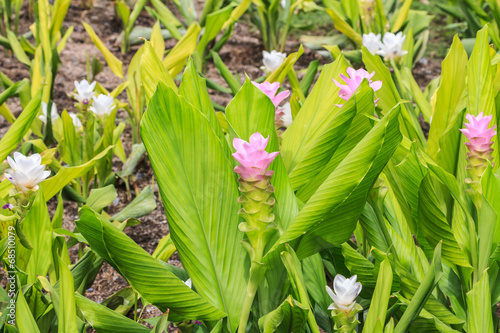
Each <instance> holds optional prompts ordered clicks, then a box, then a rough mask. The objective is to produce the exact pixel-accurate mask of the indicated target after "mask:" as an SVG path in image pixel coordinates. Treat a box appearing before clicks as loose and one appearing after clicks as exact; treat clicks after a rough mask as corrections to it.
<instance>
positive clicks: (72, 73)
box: [0, 0, 440, 332]
mask: <svg viewBox="0 0 500 333" xmlns="http://www.w3.org/2000/svg"><path fill="white" fill-rule="evenodd" d="M197 5H198V6H199V7H200V8H201V7H202V6H203V1H200V0H198V1H197ZM169 7H170V8H171V10H172V11H173V12H174V13H175V12H176V8H175V7H174V6H172V5H171V4H169ZM199 12H201V10H200V11H199ZM82 21H85V22H87V23H89V24H91V25H92V27H93V28H94V30H95V31H96V33H97V35H98V36H99V37H100V38H101V40H102V41H103V42H104V43H105V44H106V46H107V47H108V49H110V50H111V51H112V52H113V53H114V54H115V55H116V56H117V57H118V58H119V59H120V60H122V61H123V65H124V72H126V68H127V67H128V64H129V63H130V60H131V58H132V56H133V55H134V53H135V51H136V50H137V49H138V46H135V47H132V50H131V51H130V52H129V53H127V54H122V53H121V52H120V45H119V44H118V43H117V39H118V36H119V34H120V32H121V31H122V27H121V23H120V21H119V20H117V19H116V18H115V13H114V6H113V4H112V2H110V1H102V0H95V2H94V6H93V7H92V8H91V9H82V8H81V7H80V2H79V1H73V2H72V3H71V6H70V8H69V11H68V14H67V17H66V20H65V22H64V26H65V27H66V28H68V27H70V26H74V32H73V34H72V35H71V38H70V40H69V41H68V43H67V45H66V47H65V49H64V50H63V51H62V52H61V54H60V58H61V62H62V65H61V67H60V69H59V72H58V74H57V77H56V79H55V86H54V102H55V103H56V104H57V107H58V110H59V112H61V111H62V110H63V109H67V110H68V111H71V112H75V111H76V110H75V108H74V105H73V101H72V99H71V98H70V97H68V93H69V92H71V91H73V89H74V84H73V82H74V81H75V80H82V79H84V78H85V77H86V57H87V54H88V55H89V56H90V57H92V56H93V55H96V57H97V58H98V59H99V60H100V61H101V62H102V63H103V64H104V69H103V71H102V72H101V73H100V74H98V75H97V77H96V80H97V81H98V82H99V83H100V84H101V85H102V86H104V87H105V88H106V89H108V90H110V91H111V90H113V89H114V88H115V87H116V86H118V85H119V84H120V83H121V79H119V78H118V77H116V76H115V75H114V74H113V73H112V72H111V70H110V69H109V67H107V65H106V63H105V61H104V58H103V56H102V55H101V53H100V52H99V50H98V49H97V48H96V47H95V46H94V45H93V43H92V41H91V39H90V38H89V37H88V35H87V33H86V32H85V29H84V28H83V25H82V23H81V22H82ZM30 24H31V23H30V20H29V19H28V15H27V6H26V8H23V9H22V11H21V26H20V32H21V33H25V32H27V31H28V30H29V29H28V28H29V25H30ZM136 24H137V25H142V26H148V27H151V26H152V25H153V24H154V20H153V19H152V18H151V17H150V16H149V15H148V14H147V13H146V12H145V11H144V12H143V13H142V14H141V15H140V17H139V19H138V20H137V23H136ZM325 31H328V34H333V33H334V32H333V26H330V27H328V29H327V30H324V29H322V31H318V33H317V34H318V35H319V34H325ZM313 34H314V33H313ZM173 45H174V43H173V42H172V41H167V42H166V47H167V49H168V48H171V47H172V46H173ZM298 46H299V42H298V40H297V39H293V38H292V39H291V40H290V41H289V42H288V43H287V45H286V48H285V52H286V53H291V52H294V51H296V50H297V49H298ZM263 49H264V48H263V45H262V43H261V42H260V38H259V34H258V33H257V32H256V31H255V29H254V28H253V27H252V26H251V24H249V23H248V22H247V20H245V18H244V19H243V20H241V21H240V22H238V23H237V25H236V27H235V30H234V34H233V36H232V37H231V38H230V39H229V42H228V43H227V44H226V45H225V46H224V47H223V48H222V50H221V52H220V56H221V58H222V60H223V61H224V63H225V64H226V65H227V66H228V68H230V70H231V71H232V72H233V73H238V74H239V76H240V77H241V78H244V77H245V73H246V74H247V75H248V76H249V77H250V78H253V79H255V78H257V77H259V76H260V75H261V74H262V73H261V70H260V69H259V67H260V65H261V62H262V50H263ZM316 59H320V64H325V63H328V62H329V61H330V60H328V59H323V58H322V57H321V56H320V55H318V53H316V52H314V51H312V50H309V49H307V48H305V52H304V55H303V56H302V57H301V58H300V60H299V61H298V62H297V64H296V66H295V68H296V70H300V69H304V68H306V67H307V65H308V64H309V63H310V62H311V61H312V60H316ZM0 69H1V70H2V71H3V73H4V74H6V75H7V76H8V77H9V78H10V79H11V80H13V81H18V80H21V79H23V78H29V70H28V68H27V66H25V65H24V64H22V63H20V62H19V61H17V59H15V58H9V57H6V56H5V54H4V52H3V50H2V48H1V47H0ZM414 74H415V77H416V79H417V82H418V83H419V84H420V85H421V87H425V86H426V85H427V84H428V83H429V81H430V80H431V79H433V78H435V77H437V76H439V74H440V59H433V58H432V57H431V58H429V59H427V62H425V63H424V62H421V63H419V64H417V66H416V67H415V69H414ZM206 75H207V77H208V78H210V79H212V80H214V81H215V82H217V83H219V84H221V85H224V86H225V82H224V81H223V79H222V78H221V77H220V75H219V73H218V71H217V69H216V68H215V66H214V65H213V63H209V64H208V67H207V73H206ZM209 92H210V95H211V98H212V100H213V101H214V102H216V103H218V104H221V105H223V106H225V105H227V103H228V102H229V101H230V99H231V96H229V95H225V94H222V93H220V92H217V91H212V90H209ZM122 99H123V100H124V101H125V100H126V97H125V96H124V95H123V96H122ZM8 103H9V104H8V105H9V107H10V108H11V110H13V111H14V113H15V114H16V115H18V114H19V112H20V111H21V109H20V106H19V102H18V101H17V100H16V99H11V100H10V101H9V102H8ZM118 118H121V119H122V120H124V119H126V114H125V112H124V111H120V112H119V114H118ZM8 128H9V124H8V123H7V122H6V121H5V120H4V119H3V117H2V118H0V135H3V134H4V133H5V132H6V131H7V129H8ZM123 143H124V146H125V151H126V153H127V154H128V153H129V152H130V147H131V130H130V127H127V129H126V131H125V133H124V138H123ZM121 166H122V165H121V162H119V161H117V162H116V164H115V168H116V170H121ZM152 178H153V172H152V169H151V167H150V164H149V162H148V160H147V159H144V160H143V161H142V162H141V163H140V164H139V166H138V168H137V170H136V174H135V183H134V184H132V185H131V186H132V188H134V187H135V188H136V189H138V190H141V189H142V188H144V187H145V186H148V185H150V184H151V179H152ZM115 186H116V188H117V191H118V193H119V198H120V202H119V203H118V204H117V205H114V206H113V205H112V206H110V207H109V213H114V212H117V211H119V210H120V209H121V208H122V207H124V206H126V205H127V204H128V203H129V202H130V201H129V200H128V199H127V195H126V189H125V185H124V183H123V182H122V181H121V180H120V181H118V182H117V184H115ZM155 194H156V196H157V198H158V188H157V186H156V185H155ZM55 207H56V202H55V201H54V200H52V201H50V202H49V209H50V211H51V214H52V213H53V212H54V210H55ZM64 208H65V209H64V225H63V227H64V228H66V229H68V230H73V229H74V221H75V219H77V218H78V212H77V205H76V204H72V203H65V205H64ZM140 220H141V224H139V225H136V226H132V227H127V228H126V229H125V232H126V234H127V235H128V236H130V237H131V238H132V239H133V240H134V241H135V242H136V243H137V244H139V245H140V246H141V247H143V248H144V249H145V250H146V251H147V252H149V253H153V251H154V249H155V248H156V246H157V245H158V242H159V240H160V239H161V238H162V237H163V236H165V235H166V234H167V233H168V225H167V221H166V217H165V213H164V210H163V205H162V203H161V200H160V199H159V198H158V199H157V208H156V209H155V210H154V211H153V212H152V213H151V214H149V215H148V216H146V217H143V218H141V219H140ZM71 255H72V258H73V260H76V259H77V249H76V248H72V249H71ZM169 262H170V263H172V264H174V265H180V262H179V260H178V256H177V255H176V254H174V256H173V257H172V258H171V260H170V261H169ZM126 286H128V283H127V281H126V280H125V279H124V278H123V277H121V276H120V275H119V274H118V273H117V272H116V271H115V270H114V269H113V268H112V267H111V266H109V265H108V264H107V263H105V264H104V265H103V267H102V269H101V271H100V273H99V275H98V276H97V278H96V279H95V282H94V285H93V286H92V288H91V289H89V290H88V291H87V293H86V296H87V297H89V298H90V299H92V300H94V301H97V302H102V301H103V300H105V299H106V298H108V297H109V296H110V295H112V294H113V293H115V292H116V291H118V290H120V289H122V288H124V287H126ZM141 308H142V306H139V311H140V310H141ZM158 315H161V312H160V311H159V310H158V309H156V308H155V307H154V306H148V307H147V308H146V310H145V311H144V314H143V318H149V317H154V316H158ZM129 316H131V317H133V314H129ZM172 332H173V331H172Z"/></svg>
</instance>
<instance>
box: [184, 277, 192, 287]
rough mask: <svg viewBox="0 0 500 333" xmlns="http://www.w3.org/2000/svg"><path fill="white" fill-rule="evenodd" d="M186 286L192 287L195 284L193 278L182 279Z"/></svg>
mask: <svg viewBox="0 0 500 333" xmlns="http://www.w3.org/2000/svg"><path fill="white" fill-rule="evenodd" d="M182 282H184V284H185V285H186V286H188V287H189V288H191V287H192V286H193V282H191V278H189V279H187V280H186V281H182Z"/></svg>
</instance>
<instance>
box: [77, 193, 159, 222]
mask: <svg viewBox="0 0 500 333" xmlns="http://www.w3.org/2000/svg"><path fill="white" fill-rule="evenodd" d="M89 200H90V197H89ZM87 204H88V205H89V206H90V204H89V203H88V201H87ZM155 208H156V197H155V194H154V191H153V186H147V187H145V188H144V189H143V190H142V191H141V193H139V195H138V196H137V197H135V198H134V200H132V202H131V203H129V204H128V205H127V207H125V208H123V209H122V210H121V211H120V212H118V213H116V214H115V215H113V217H111V220H113V221H120V222H123V221H125V220H127V219H130V218H136V217H141V216H145V215H148V214H149V213H151V212H152V211H153V210H155Z"/></svg>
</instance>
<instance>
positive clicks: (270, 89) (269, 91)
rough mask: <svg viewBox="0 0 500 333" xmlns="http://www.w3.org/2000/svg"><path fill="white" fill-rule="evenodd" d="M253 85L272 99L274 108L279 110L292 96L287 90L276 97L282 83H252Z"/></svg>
mask: <svg viewBox="0 0 500 333" xmlns="http://www.w3.org/2000/svg"><path fill="white" fill-rule="evenodd" d="M252 83H253V85H254V86H256V87H257V88H259V89H260V90H261V91H262V92H263V93H264V94H266V95H267V97H269V98H270V99H271V101H272V102H273V104H274V107H275V108H277V107H278V105H280V103H281V102H282V101H283V100H284V99H285V98H287V97H288V95H290V91H289V90H285V91H282V92H280V93H279V94H277V95H276V93H277V92H278V89H279V88H280V83H279V82H274V83H269V82H264V83H260V84H259V83H257V82H254V81H252Z"/></svg>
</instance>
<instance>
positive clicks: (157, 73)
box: [140, 42, 177, 103]
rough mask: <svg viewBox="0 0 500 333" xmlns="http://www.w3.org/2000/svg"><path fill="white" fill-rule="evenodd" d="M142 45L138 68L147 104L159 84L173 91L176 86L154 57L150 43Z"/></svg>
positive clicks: (175, 89)
mask: <svg viewBox="0 0 500 333" xmlns="http://www.w3.org/2000/svg"><path fill="white" fill-rule="evenodd" d="M144 44H145V45H144V51H143V54H142V57H141V66H140V68H141V79H142V84H143V87H144V92H145V94H146V101H147V103H149V100H150V99H151V97H152V96H153V94H154V93H155V91H156V87H157V86H158V84H159V83H160V82H162V83H164V84H165V85H167V86H169V87H170V88H172V89H174V91H177V86H176V85H175V82H174V80H172V77H171V76H170V74H169V73H168V71H167V69H166V68H165V66H164V65H163V64H162V62H161V60H160V58H158V56H157V55H156V52H155V50H154V49H153V47H152V46H151V43H150V42H145V43H144Z"/></svg>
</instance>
